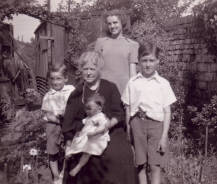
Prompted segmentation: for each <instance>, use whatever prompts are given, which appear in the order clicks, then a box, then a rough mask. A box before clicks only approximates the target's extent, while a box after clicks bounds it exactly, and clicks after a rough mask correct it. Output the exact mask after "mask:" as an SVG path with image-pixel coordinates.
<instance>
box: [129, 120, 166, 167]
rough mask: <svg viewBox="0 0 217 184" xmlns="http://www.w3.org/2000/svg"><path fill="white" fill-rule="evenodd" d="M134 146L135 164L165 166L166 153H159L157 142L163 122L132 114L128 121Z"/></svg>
mask: <svg viewBox="0 0 217 184" xmlns="http://www.w3.org/2000/svg"><path fill="white" fill-rule="evenodd" d="M130 125H131V128H132V134H133V139H134V147H135V162H136V163H135V164H136V165H137V166H139V165H144V164H148V165H150V166H152V165H155V166H156V165H159V166H160V167H161V168H164V167H165V164H166V155H167V153H164V154H163V155H162V154H160V153H159V152H158V151H157V149H158V144H159V141H160V138H161V135H162V131H163V123H162V122H158V121H155V120H152V119H149V118H140V117H137V116H134V117H133V118H132V120H131V122H130Z"/></svg>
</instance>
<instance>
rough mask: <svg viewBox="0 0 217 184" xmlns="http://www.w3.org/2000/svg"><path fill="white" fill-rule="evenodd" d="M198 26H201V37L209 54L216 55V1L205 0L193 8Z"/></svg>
mask: <svg viewBox="0 0 217 184" xmlns="http://www.w3.org/2000/svg"><path fill="white" fill-rule="evenodd" d="M194 15H195V16H196V17H197V18H198V19H197V20H198V24H197V25H198V27H200V28H202V31H201V32H202V34H201V37H202V38H203V40H204V41H205V43H206V44H207V48H208V50H209V52H210V53H211V54H214V55H217V52H216V50H217V1H216V0H212V1H209V0H206V1H205V2H204V3H202V4H200V5H198V6H197V7H195V9H194Z"/></svg>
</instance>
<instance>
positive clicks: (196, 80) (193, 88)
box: [165, 17, 217, 102]
mask: <svg viewBox="0 0 217 184" xmlns="http://www.w3.org/2000/svg"><path fill="white" fill-rule="evenodd" d="M166 27H167V34H166V37H165V38H166V39H165V42H167V45H168V47H167V62H168V66H171V68H172V67H173V66H174V65H176V66H177V67H178V73H177V77H178V78H179V79H180V80H182V81H183V84H184V85H185V87H186V89H188V93H189V97H190V98H191V99H190V100H194V101H195V100H196V101H198V99H199V100H200V101H203V102H204V101H206V100H207V99H209V97H210V96H211V95H213V94H215V93H216V91H217V57H216V56H214V55H212V54H210V53H209V51H208V48H207V46H206V43H205V42H204V40H203V39H202V36H201V35H202V34H204V32H203V30H202V29H201V28H200V27H199V26H198V24H197V23H196V21H195V18H194V17H185V18H182V19H178V20H177V19H176V20H170V21H169V22H168V23H167V25H166Z"/></svg>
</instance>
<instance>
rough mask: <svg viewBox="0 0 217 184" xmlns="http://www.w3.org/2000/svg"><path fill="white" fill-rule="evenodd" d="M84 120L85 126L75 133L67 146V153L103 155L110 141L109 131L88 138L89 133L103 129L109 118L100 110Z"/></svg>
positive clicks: (67, 154)
mask: <svg viewBox="0 0 217 184" xmlns="http://www.w3.org/2000/svg"><path fill="white" fill-rule="evenodd" d="M82 122H83V124H84V127H83V128H82V130H81V131H80V132H78V134H76V135H75V137H74V139H73V140H72V142H71V145H68V146H66V150H65V155H66V156H69V155H72V154H76V153H80V152H84V153H89V154H91V155H101V154H102V153H103V151H104V150H105V149H106V147H107V145H108V142H109V141H110V137H109V133H108V131H106V132H104V133H102V134H98V135H96V136H93V137H91V138H90V139H88V137H87V133H92V132H93V133H94V132H96V131H97V130H99V129H100V130H101V129H102V128H104V127H105V126H106V124H107V123H108V119H107V118H106V116H105V115H104V114H103V113H102V112H100V113H98V114H96V115H94V116H92V117H87V118H85V119H83V121H82Z"/></svg>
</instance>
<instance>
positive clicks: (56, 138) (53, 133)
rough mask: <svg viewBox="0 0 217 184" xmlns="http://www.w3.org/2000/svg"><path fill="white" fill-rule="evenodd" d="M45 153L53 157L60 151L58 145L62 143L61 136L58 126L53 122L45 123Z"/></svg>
mask: <svg viewBox="0 0 217 184" xmlns="http://www.w3.org/2000/svg"><path fill="white" fill-rule="evenodd" d="M46 136H47V153H48V154H49V155H55V154H57V153H59V151H60V144H61V142H62V141H63V135H62V131H61V126H60V124H57V123H54V122H47V123H46Z"/></svg>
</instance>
